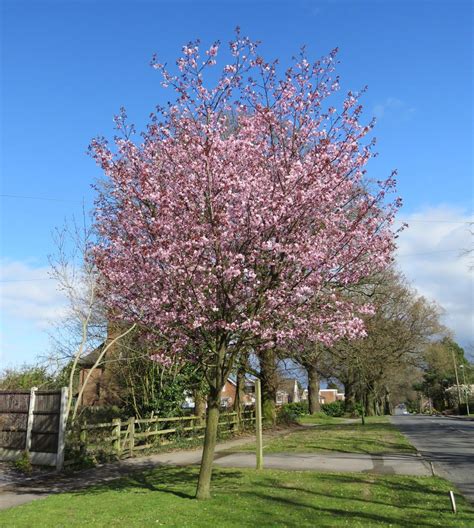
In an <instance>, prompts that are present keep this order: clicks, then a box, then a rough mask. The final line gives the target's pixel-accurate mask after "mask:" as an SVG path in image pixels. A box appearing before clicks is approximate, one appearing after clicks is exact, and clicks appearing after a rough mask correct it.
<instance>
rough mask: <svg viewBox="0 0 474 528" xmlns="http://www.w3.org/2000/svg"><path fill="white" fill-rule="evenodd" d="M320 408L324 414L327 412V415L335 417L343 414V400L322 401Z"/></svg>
mask: <svg viewBox="0 0 474 528" xmlns="http://www.w3.org/2000/svg"><path fill="white" fill-rule="evenodd" d="M321 410H322V411H323V413H324V414H327V415H328V416H333V417H335V418H337V417H340V416H344V410H345V409H344V402H343V401H335V402H331V403H323V404H322V405H321Z"/></svg>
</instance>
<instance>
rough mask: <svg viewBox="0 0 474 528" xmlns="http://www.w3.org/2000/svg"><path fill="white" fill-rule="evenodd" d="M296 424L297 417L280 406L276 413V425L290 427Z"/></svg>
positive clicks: (284, 406)
mask: <svg viewBox="0 0 474 528" xmlns="http://www.w3.org/2000/svg"><path fill="white" fill-rule="evenodd" d="M297 422H298V416H297V415H296V414H295V413H294V411H292V410H291V409H288V407H287V406H286V405H282V406H281V407H280V408H279V409H278V411H277V424H278V425H292V424H295V423H297Z"/></svg>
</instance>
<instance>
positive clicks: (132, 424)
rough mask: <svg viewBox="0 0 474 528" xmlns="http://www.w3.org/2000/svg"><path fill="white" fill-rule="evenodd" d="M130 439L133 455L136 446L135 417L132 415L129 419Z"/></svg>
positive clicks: (131, 454)
mask: <svg viewBox="0 0 474 528" xmlns="http://www.w3.org/2000/svg"><path fill="white" fill-rule="evenodd" d="M128 428H129V441H130V456H133V448H134V447H135V417H134V416H132V417H130V419H129V420H128Z"/></svg>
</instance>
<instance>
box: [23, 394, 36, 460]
mask: <svg viewBox="0 0 474 528" xmlns="http://www.w3.org/2000/svg"><path fill="white" fill-rule="evenodd" d="M37 390H38V387H31V390H30V401H29V404H28V418H27V422H26V441H25V451H26V452H27V453H29V452H30V451H31V435H32V433H33V421H34V412H35V401H36V391H37Z"/></svg>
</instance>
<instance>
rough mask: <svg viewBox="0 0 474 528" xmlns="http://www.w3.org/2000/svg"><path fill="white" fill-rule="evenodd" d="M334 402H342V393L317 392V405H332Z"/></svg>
mask: <svg viewBox="0 0 474 528" xmlns="http://www.w3.org/2000/svg"><path fill="white" fill-rule="evenodd" d="M335 401H344V393H342V392H338V391H337V390H336V389H321V390H320V391H319V403H333V402H335Z"/></svg>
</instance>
